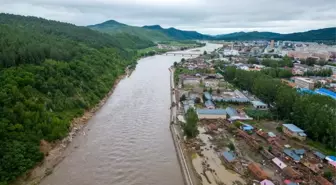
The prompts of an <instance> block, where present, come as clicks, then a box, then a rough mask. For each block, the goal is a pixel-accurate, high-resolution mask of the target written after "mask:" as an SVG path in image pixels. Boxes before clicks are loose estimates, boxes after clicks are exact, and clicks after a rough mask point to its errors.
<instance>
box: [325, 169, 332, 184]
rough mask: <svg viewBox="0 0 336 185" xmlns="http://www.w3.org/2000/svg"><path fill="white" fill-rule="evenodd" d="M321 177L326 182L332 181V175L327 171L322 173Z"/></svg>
mask: <svg viewBox="0 0 336 185" xmlns="http://www.w3.org/2000/svg"><path fill="white" fill-rule="evenodd" d="M323 177H324V178H326V179H327V180H328V181H332V177H333V173H332V172H331V171H330V170H328V171H325V172H324V173H323Z"/></svg>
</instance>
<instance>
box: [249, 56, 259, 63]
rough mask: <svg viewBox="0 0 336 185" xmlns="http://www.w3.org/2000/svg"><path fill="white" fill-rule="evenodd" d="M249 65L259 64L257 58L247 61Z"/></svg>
mask: <svg viewBox="0 0 336 185" xmlns="http://www.w3.org/2000/svg"><path fill="white" fill-rule="evenodd" d="M247 63H248V64H258V60H257V59H256V58H252V57H251V58H249V59H248V60H247Z"/></svg>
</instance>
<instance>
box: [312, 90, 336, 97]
mask: <svg viewBox="0 0 336 185" xmlns="http://www.w3.org/2000/svg"><path fill="white" fill-rule="evenodd" d="M315 92H316V93H317V94H320V95H323V96H329V97H330V98H332V99H334V100H336V93H335V92H332V91H329V90H328V89H325V88H320V89H316V90H315Z"/></svg>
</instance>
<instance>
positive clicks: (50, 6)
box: [0, 0, 336, 34]
mask: <svg viewBox="0 0 336 185" xmlns="http://www.w3.org/2000/svg"><path fill="white" fill-rule="evenodd" d="M0 12H6V13H13V14H21V15H32V16H38V17H43V18H47V19H53V20H59V21H64V22H69V23H73V24H76V25H83V26H84V25H91V24H97V23H101V22H104V21H106V20H110V19H113V20H117V21H119V22H122V23H126V24H129V25H135V26H143V25H153V24H160V25H161V26H162V27H165V28H167V27H175V28H178V29H184V30H195V31H198V32H201V33H206V34H222V33H231V32H237V31H273V32H280V33H290V32H297V31H306V30H310V29H318V28H325V27H332V26H336V0H0Z"/></svg>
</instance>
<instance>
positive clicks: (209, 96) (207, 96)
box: [204, 92, 211, 100]
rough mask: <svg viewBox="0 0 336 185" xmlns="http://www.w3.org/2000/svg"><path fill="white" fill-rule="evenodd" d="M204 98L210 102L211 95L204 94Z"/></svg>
mask: <svg viewBox="0 0 336 185" xmlns="http://www.w3.org/2000/svg"><path fill="white" fill-rule="evenodd" d="M204 96H205V98H206V99H208V100H211V94H210V93H209V92H204Z"/></svg>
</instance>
